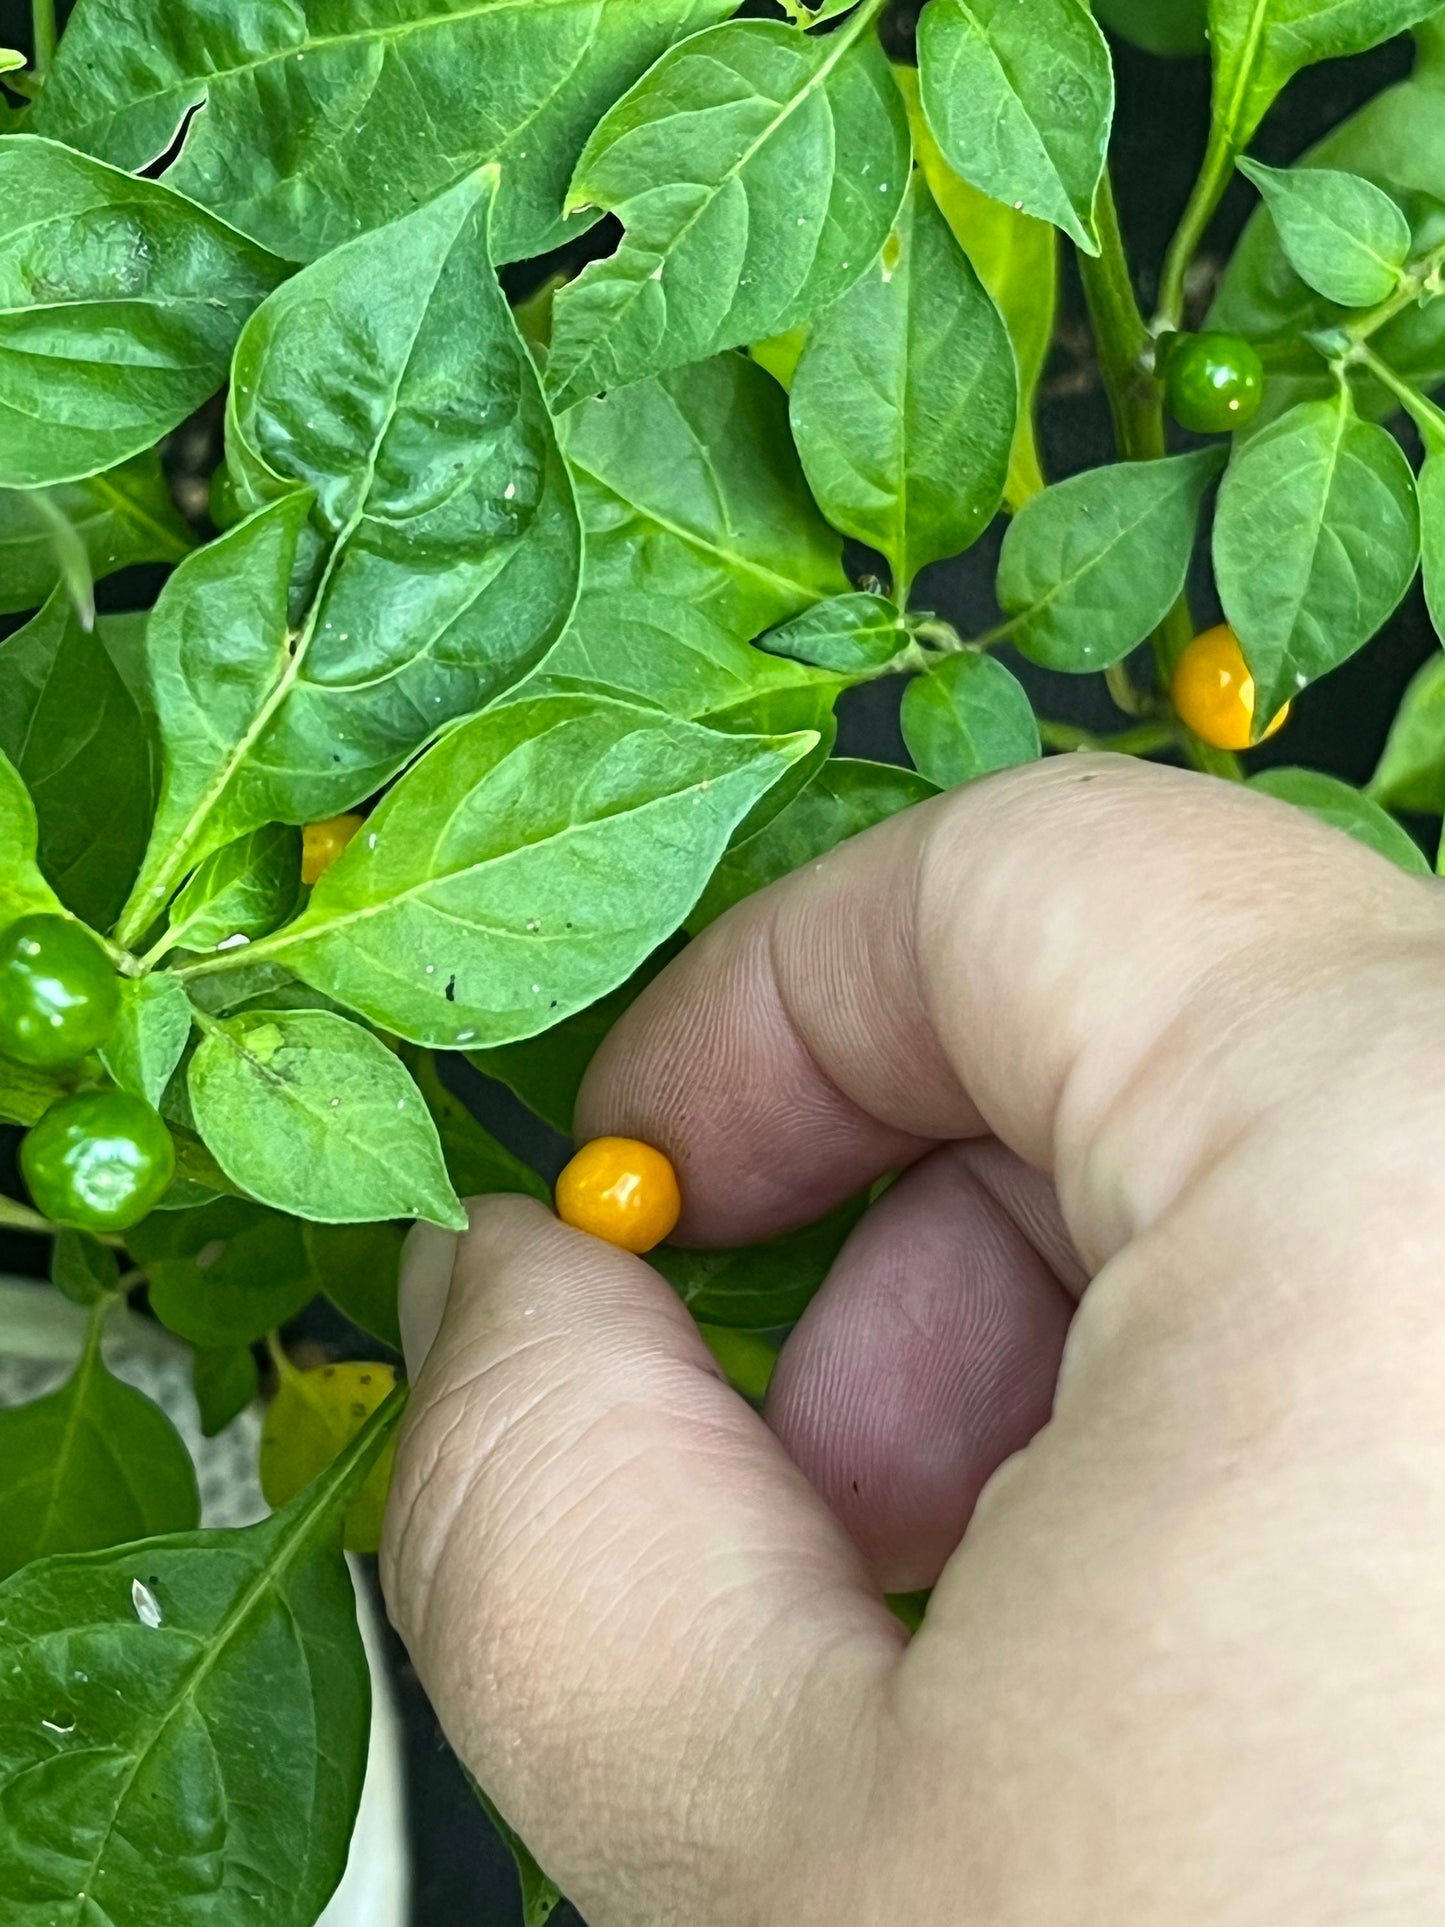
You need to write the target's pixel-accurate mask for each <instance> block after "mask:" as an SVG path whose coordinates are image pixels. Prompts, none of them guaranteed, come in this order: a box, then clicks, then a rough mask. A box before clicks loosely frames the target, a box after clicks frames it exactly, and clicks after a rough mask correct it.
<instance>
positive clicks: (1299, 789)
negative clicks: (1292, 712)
mask: <svg viewBox="0 0 1445 1927" xmlns="http://www.w3.org/2000/svg"><path fill="white" fill-rule="evenodd" d="M1249 782H1250V788H1251V789H1256V790H1262V791H1263V792H1264V794H1265V795H1266V796H1277V797H1278V798H1279V799H1280V801H1281V802H1284V803H1293V804H1294V805H1295V806H1296V807H1297V808H1298V809H1302V810H1308V811H1309V813H1310V815H1311V816H1317V817H1319V819H1320V821H1321V822H1322V823H1328V824H1329V825H1330V827H1331V829H1336V830H1343V831H1344V833H1345V835H1346V836H1352V837H1354V838H1355V840H1356V842H1358V843H1364V844H1366V845H1367V846H1368V847H1369V848H1370V849H1372V850H1374V851H1375V852H1376V853H1377V854H1378V855H1379V856H1383V857H1387V858H1388V859H1389V861H1390V862H1391V863H1394V864H1397V865H1398V866H1399V868H1400V869H1402V870H1408V871H1410V872H1411V874H1412V875H1415V876H1429V875H1430V865H1429V863H1428V862H1427V861H1426V860H1425V855H1424V852H1423V851H1422V850H1421V849H1420V846H1419V845H1418V844H1417V843H1416V842H1415V841H1414V839H1413V838H1412V837H1410V836H1408V835H1407V834H1406V833H1405V831H1404V830H1402V829H1401V827H1400V825H1399V824H1398V823H1397V822H1396V821H1395V819H1394V817H1393V816H1390V815H1388V814H1387V813H1386V812H1385V811H1384V810H1382V809H1381V808H1380V805H1379V804H1378V803H1376V802H1373V801H1372V800H1371V798H1370V797H1368V796H1365V795H1364V794H1363V793H1362V792H1361V791H1359V790H1357V789H1355V788H1354V787H1353V786H1352V785H1351V784H1349V783H1342V782H1341V781H1340V780H1339V778H1338V777H1337V776H1327V775H1326V774H1325V773H1324V771H1323V770H1317V769H1267V770H1262V771H1261V772H1260V774H1259V775H1258V776H1252V777H1251V778H1250V779H1249Z"/></svg>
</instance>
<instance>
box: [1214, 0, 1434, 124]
mask: <svg viewBox="0 0 1445 1927" xmlns="http://www.w3.org/2000/svg"><path fill="white" fill-rule="evenodd" d="M1434 11H1435V6H1434V0H1209V43H1210V51H1211V53H1212V55H1213V60H1214V107H1213V118H1214V126H1215V130H1216V138H1219V139H1222V140H1223V141H1224V142H1225V143H1226V145H1227V146H1228V147H1229V148H1230V149H1232V150H1233V151H1235V152H1236V153H1237V152H1238V151H1239V150H1240V149H1241V148H1242V147H1243V146H1244V144H1245V142H1246V141H1247V140H1248V139H1249V137H1250V135H1251V134H1252V133H1253V132H1254V130H1255V128H1256V127H1258V125H1259V123H1260V121H1261V119H1262V118H1263V116H1264V114H1265V112H1266V110H1267V109H1268V107H1269V105H1270V103H1271V101H1273V99H1274V97H1275V95H1276V94H1278V92H1279V90H1280V89H1281V87H1283V86H1284V84H1285V82H1286V81H1287V80H1289V79H1290V78H1291V76H1292V75H1294V74H1297V73H1298V72H1299V71H1300V69H1301V68H1302V67H1311V66H1313V65H1314V64H1315V63H1316V62H1317V61H1320V60H1331V59H1334V58H1336V57H1337V56H1339V55H1341V54H1358V53H1364V52H1365V51H1366V49H1367V48H1369V47H1375V46H1378V45H1379V43H1380V42H1381V41H1382V40H1388V39H1389V38H1390V37H1391V35H1392V34H1397V33H1403V32H1404V30H1405V28H1406V27H1410V26H1413V25H1414V24H1415V22H1416V21H1417V20H1423V19H1424V18H1425V16H1426V15H1427V14H1429V13H1433V12H1434Z"/></svg>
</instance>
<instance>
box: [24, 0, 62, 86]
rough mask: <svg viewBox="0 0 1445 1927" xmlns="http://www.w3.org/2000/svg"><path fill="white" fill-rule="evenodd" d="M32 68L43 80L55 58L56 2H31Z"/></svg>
mask: <svg viewBox="0 0 1445 1927" xmlns="http://www.w3.org/2000/svg"><path fill="white" fill-rule="evenodd" d="M30 38H31V42H32V51H31V61H30V64H31V67H32V68H33V69H34V71H35V72H36V73H37V74H39V75H41V76H42V78H43V77H44V76H45V75H46V74H48V73H49V72H50V63H51V61H53V60H54V58H55V39H56V35H55V0H30Z"/></svg>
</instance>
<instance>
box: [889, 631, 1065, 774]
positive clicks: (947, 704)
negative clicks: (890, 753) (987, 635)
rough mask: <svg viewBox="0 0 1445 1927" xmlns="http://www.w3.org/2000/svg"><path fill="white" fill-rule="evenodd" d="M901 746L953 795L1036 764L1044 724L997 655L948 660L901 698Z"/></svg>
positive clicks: (975, 654) (969, 654) (972, 652)
mask: <svg viewBox="0 0 1445 1927" xmlns="http://www.w3.org/2000/svg"><path fill="white" fill-rule="evenodd" d="M899 722H900V724H901V725H902V729H903V740H904V742H905V743H906V744H907V745H908V754H909V755H910V756H911V757H912V758H913V762H914V765H915V767H916V768H917V769H918V770H919V772H920V773H921V774H922V775H924V776H926V777H927V778H928V780H929V782H930V783H936V784H937V785H938V787H939V788H940V789H951V788H952V787H953V786H954V784H956V783H968V782H971V781H972V780H973V778H974V777H976V776H987V775H988V774H989V772H990V771H991V770H996V769H1012V768H1013V767H1014V765H1015V764H1017V763H1031V762H1033V761H1034V760H1035V758H1036V757H1037V756H1038V755H1039V754H1040V746H1039V726H1038V724H1037V723H1036V722H1035V720H1034V712H1033V706H1032V704H1031V703H1030V702H1029V699H1028V696H1027V694H1026V693H1025V691H1024V688H1023V685H1022V684H1021V683H1020V682H1019V680H1018V678H1017V677H1016V676H1013V675H1011V674H1010V672H1009V671H1008V670H1007V669H1005V667H1004V665H1003V664H1002V663H1001V662H999V661H997V660H996V659H995V658H994V657H993V656H985V655H981V654H979V653H978V651H976V650H972V649H966V650H964V651H962V652H961V653H960V654H959V655H955V656H945V657H944V659H943V661H942V662H940V663H938V664H937V665H936V666H935V667H934V668H932V669H930V670H929V672H928V674H927V675H924V676H915V677H914V678H913V680H912V681H911V682H910V683H909V685H908V687H907V688H906V689H905V690H904V692H903V704H902V709H901V711H900V714H899Z"/></svg>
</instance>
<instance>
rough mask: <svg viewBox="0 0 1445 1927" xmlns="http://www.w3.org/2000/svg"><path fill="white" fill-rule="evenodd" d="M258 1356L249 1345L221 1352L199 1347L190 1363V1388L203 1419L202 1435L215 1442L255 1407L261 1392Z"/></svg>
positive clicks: (228, 1347) (221, 1349) (237, 1346)
mask: <svg viewBox="0 0 1445 1927" xmlns="http://www.w3.org/2000/svg"><path fill="white" fill-rule="evenodd" d="M260 1383H261V1381H260V1375H259V1373H258V1372H257V1370H256V1359H255V1354H254V1353H253V1352H252V1351H251V1348H250V1346H249V1345H233V1346H227V1347H224V1348H220V1349H215V1350H213V1349H211V1348H209V1347H205V1346H201V1347H198V1348H197V1350H196V1353H195V1356H194V1357H193V1358H192V1360H191V1385H192V1388H193V1390H194V1391H195V1394H196V1409H197V1411H198V1412H199V1413H200V1417H201V1435H202V1437H203V1438H208V1439H213V1438H215V1437H216V1435H217V1433H219V1432H224V1431H225V1429H226V1427H227V1426H228V1425H230V1424H231V1423H232V1421H233V1420H235V1419H238V1418H239V1417H240V1416H241V1414H242V1412H244V1411H245V1409H246V1407H247V1406H248V1405H250V1404H252V1403H253V1402H254V1401H255V1399H256V1397H257V1395H258V1393H259V1391H260Z"/></svg>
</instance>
